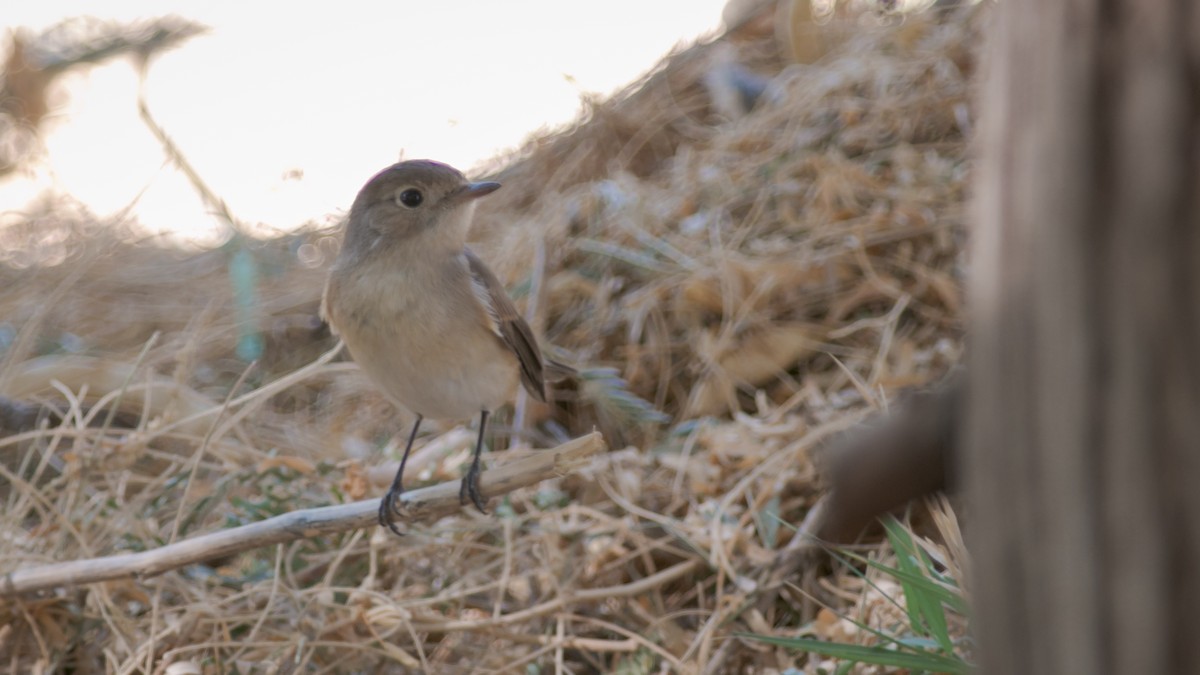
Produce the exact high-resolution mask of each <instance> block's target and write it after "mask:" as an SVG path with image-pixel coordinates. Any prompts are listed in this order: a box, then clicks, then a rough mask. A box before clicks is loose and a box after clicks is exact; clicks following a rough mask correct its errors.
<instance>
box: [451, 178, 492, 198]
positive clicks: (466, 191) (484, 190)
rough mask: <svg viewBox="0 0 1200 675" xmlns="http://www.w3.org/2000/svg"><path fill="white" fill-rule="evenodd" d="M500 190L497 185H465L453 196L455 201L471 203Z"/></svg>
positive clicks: (488, 183) (487, 183) (490, 183)
mask: <svg viewBox="0 0 1200 675" xmlns="http://www.w3.org/2000/svg"><path fill="white" fill-rule="evenodd" d="M499 189H500V184H499V183H493V182H490V181H489V182H485V183H467V184H466V185H464V186H463V188H462V189H461V190H459V192H458V194H456V195H454V196H455V201H464V202H465V201H471V200H473V199H479V198H480V197H482V196H484V195H490V194H492V193H493V192H495V191H496V190H499Z"/></svg>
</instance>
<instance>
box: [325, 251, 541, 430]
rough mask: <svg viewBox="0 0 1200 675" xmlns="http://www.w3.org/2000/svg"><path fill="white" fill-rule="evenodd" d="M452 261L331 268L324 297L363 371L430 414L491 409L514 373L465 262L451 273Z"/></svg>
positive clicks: (332, 319) (439, 415)
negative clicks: (417, 266) (409, 266)
mask: <svg viewBox="0 0 1200 675" xmlns="http://www.w3.org/2000/svg"><path fill="white" fill-rule="evenodd" d="M426 262H428V261H426ZM453 263H454V261H453V260H451V261H449V264H448V265H446V266H444V267H443V268H442V269H439V268H438V266H436V265H424V266H423V267H424V268H425V269H418V270H413V269H404V268H384V269H375V270H373V271H371V270H361V269H356V270H348V271H347V272H346V273H343V274H341V275H339V274H336V273H335V274H334V275H333V276H331V278H330V283H329V287H328V290H327V297H326V315H327V317H328V319H329V321H330V323H331V324H332V325H333V327H334V329H335V330H336V331H337V333H338V334H339V335H340V336H341V337H342V339H343V340H344V341H345V342H346V346H347V348H348V349H349V350H350V354H351V356H353V357H354V360H355V361H356V362H357V363H358V364H359V365H360V366H361V367H362V369H363V372H365V373H366V374H367V376H368V377H369V378H370V379H371V380H372V381H373V382H374V383H375V384H376V385H378V386H379V387H380V388H381V389H382V390H383V391H384V392H385V393H386V394H388V396H390V397H391V398H392V399H394V400H395V401H396V402H398V403H400V404H401V405H403V406H405V407H406V408H409V409H410V410H412V411H413V412H416V413H419V414H421V415H423V416H426V417H431V418H443V419H459V418H466V417H471V416H474V415H476V414H478V413H479V411H481V410H493V409H495V408H497V407H499V406H500V405H502V404H503V403H504V402H505V401H506V400H507V399H508V398H509V397H510V396H511V394H512V393H513V389H514V388H515V386H516V383H517V380H518V377H519V374H518V373H519V371H518V364H517V361H516V357H515V355H513V354H512V353H511V352H510V351H509V350H507V349H506V348H504V346H503V344H502V343H501V342H500V340H499V339H498V338H497V337H496V335H495V334H494V333H492V332H491V330H490V328H489V327H488V325H487V323H486V322H485V321H484V315H483V312H482V308H481V307H479V305H478V300H477V298H475V296H474V293H473V291H472V289H471V286H470V281H469V276H468V275H467V274H466V270H463V274H457V273H456V271H455V270H454V269H453V268H452V267H450V265H452V264H453Z"/></svg>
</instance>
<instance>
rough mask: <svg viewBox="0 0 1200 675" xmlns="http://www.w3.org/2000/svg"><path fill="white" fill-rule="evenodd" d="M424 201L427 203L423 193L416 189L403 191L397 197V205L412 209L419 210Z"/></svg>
mask: <svg viewBox="0 0 1200 675" xmlns="http://www.w3.org/2000/svg"><path fill="white" fill-rule="evenodd" d="M423 201H425V195H423V194H421V191H420V190H418V189H416V188H408V189H406V190H401V191H400V193H399V194H397V195H396V203H397V204H402V205H404V206H407V207H408V208H410V209H415V208H417V207H418V206H420V205H421V202H423Z"/></svg>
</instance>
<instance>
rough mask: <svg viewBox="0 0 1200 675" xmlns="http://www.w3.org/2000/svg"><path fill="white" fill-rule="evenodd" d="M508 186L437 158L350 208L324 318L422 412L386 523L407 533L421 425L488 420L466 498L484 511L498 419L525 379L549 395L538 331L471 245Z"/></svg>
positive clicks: (383, 180)
mask: <svg viewBox="0 0 1200 675" xmlns="http://www.w3.org/2000/svg"><path fill="white" fill-rule="evenodd" d="M499 188H500V184H499V183H491V182H487V183H472V182H469V181H468V180H467V179H466V177H465V176H463V174H462V173H461V172H460V171H458V170H457V169H454V168H453V167H450V166H447V165H445V164H441V163H438V162H433V161H429V160H413V161H407V162H400V163H399V164H394V165H392V166H390V167H388V168H386V169H384V170H383V171H380V172H379V173H377V174H375V176H374V177H372V178H371V180H369V181H367V184H366V185H364V186H363V188H362V190H360V191H359V193H358V196H357V197H356V198H355V200H354V205H353V206H351V208H350V220H349V224H348V225H347V227H346V236H345V240H344V241H343V242H342V249H341V251H340V253H339V254H338V257H337V260H336V261H335V262H334V264H333V268H332V269H331V270H330V273H329V281H328V282H327V283H326V285H325V294H324V297H323V299H322V302H321V314H322V316H323V317H324V318H325V320H326V321H328V322H329V325H330V326H331V327H332V328H333V330H334V332H335V333H336V334H337V335H339V336H340V337H341V338H342V340H344V341H345V343H346V347H347V348H349V350H350V355H351V356H353V357H354V360H355V361H357V362H358V364H359V365H360V366H361V367H362V369H363V371H364V372H366V374H367V375H368V376H369V377H370V378H371V379H372V380H373V381H374V382H375V384H377V385H378V386H379V387H380V388H381V389H383V391H384V392H385V393H386V394H387V395H388V396H389V397H391V398H392V399H393V400H394V401H395V402H397V403H399V404H400V405H402V406H404V407H406V408H408V409H409V410H411V411H413V412H414V413H416V415H417V421H416V423H415V424H413V428H412V433H411V434H409V437H408V444H407V445H406V446H405V447H404V456H403V457H402V458H401V460H400V468H399V470H398V471H397V472H396V477H395V479H393V481H392V486H391V488H390V489H389V490H388V493H387V495H386V496H385V497H384V498H383V501H382V503H380V505H379V523H380V525H384V526H387V527H388V528H390V529H391V530H392V531H393V532H396V533H397V534H400V531H399V529H398V528H397V527H396V525H395V522H394V521H395V514H396V509H397V506H398V499H399V497H400V493H401V492H402V491H403V487H402V480H403V477H404V464H405V462H406V461H407V460H408V453H409V452H410V451H411V450H412V445H413V440H414V439H416V437H417V430H418V429H419V428H420V426H421V420H422V419H424V418H425V417H430V418H435V419H463V418H466V417H471V416H474V415H479V438H478V440H477V441H476V444H475V455H474V458H473V460H472V462H471V468H470V469H469V470H468V471H467V474H466V476H465V477H464V478H463V481H462V488H461V490H460V491H459V499H460V500H461V501H462V502H463V503H464V504H465V503H466V498H467V497H468V496H469V497H470V498H471V501H472V502H473V503H474V504H475V506H476V508H478V509H479V510H480V511H484V504H485V502H484V499H483V497H482V495H481V494H480V492H479V454H480V452H481V451H482V448H483V433H484V429H485V428H486V427H487V420H488V415H489V414H490V413H491V411H493V410H495V409H496V408H497V407H499V406H500V405H502V404H503V403H504V402H505V401H506V400H508V398H509V397H510V396H511V394H512V392H513V389H514V388H515V386H516V383H517V381H518V379H519V380H520V382H521V383H522V384H524V385H525V388H526V389H527V390H528V391H529V394H530V395H531V396H533V397H534V398H535V399H537V400H539V401H545V400H546V392H545V371H546V369H547V366H550V368H551V369H553V370H562V371H569V370H570V369H569V368H568V367H567V366H563V365H561V364H557V363H552V362H551V363H549V364H547V363H546V362H544V361H543V359H542V354H541V351H540V350H539V349H538V344H537V341H536V340H535V339H534V337H533V332H532V331H531V330H530V329H529V325H528V324H526V323H525V321H524V319H522V318H521V316H520V314H518V313H517V309H516V307H514V306H513V303H512V301H511V300H510V299H509V297H508V295H507V294H506V293H505V290H504V287H503V286H502V285H501V284H500V281H499V280H498V279H496V276H495V275H494V274H492V272H491V270H489V269H488V268H487V267H486V266H484V264H483V261H481V260H480V259H479V258H478V257H476V255H475V254H474V253H472V252H471V250H470V249H469V248H467V247H466V238H467V230H468V229H469V227H470V224H471V216H472V214H473V213H474V211H475V201H476V200H477V199H479V198H480V197H483V196H484V195H488V194H491V193H492V192H495V191H496V190H497V189H499Z"/></svg>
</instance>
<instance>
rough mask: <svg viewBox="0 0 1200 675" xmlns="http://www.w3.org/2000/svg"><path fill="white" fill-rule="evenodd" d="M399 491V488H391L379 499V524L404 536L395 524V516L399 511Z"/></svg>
mask: <svg viewBox="0 0 1200 675" xmlns="http://www.w3.org/2000/svg"><path fill="white" fill-rule="evenodd" d="M400 493H401V490H397V489H395V488H392V489H391V490H388V492H387V494H386V495H384V496H383V499H381V500H380V501H379V525H380V526H381V527H386V528H387V529H389V530H391V531H392V532H393V533H395V535H396V536H397V537H403V536H404V533H403V532H401V531H400V528H399V527H398V526H397V525H396V516H397V515H399V513H400Z"/></svg>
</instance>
